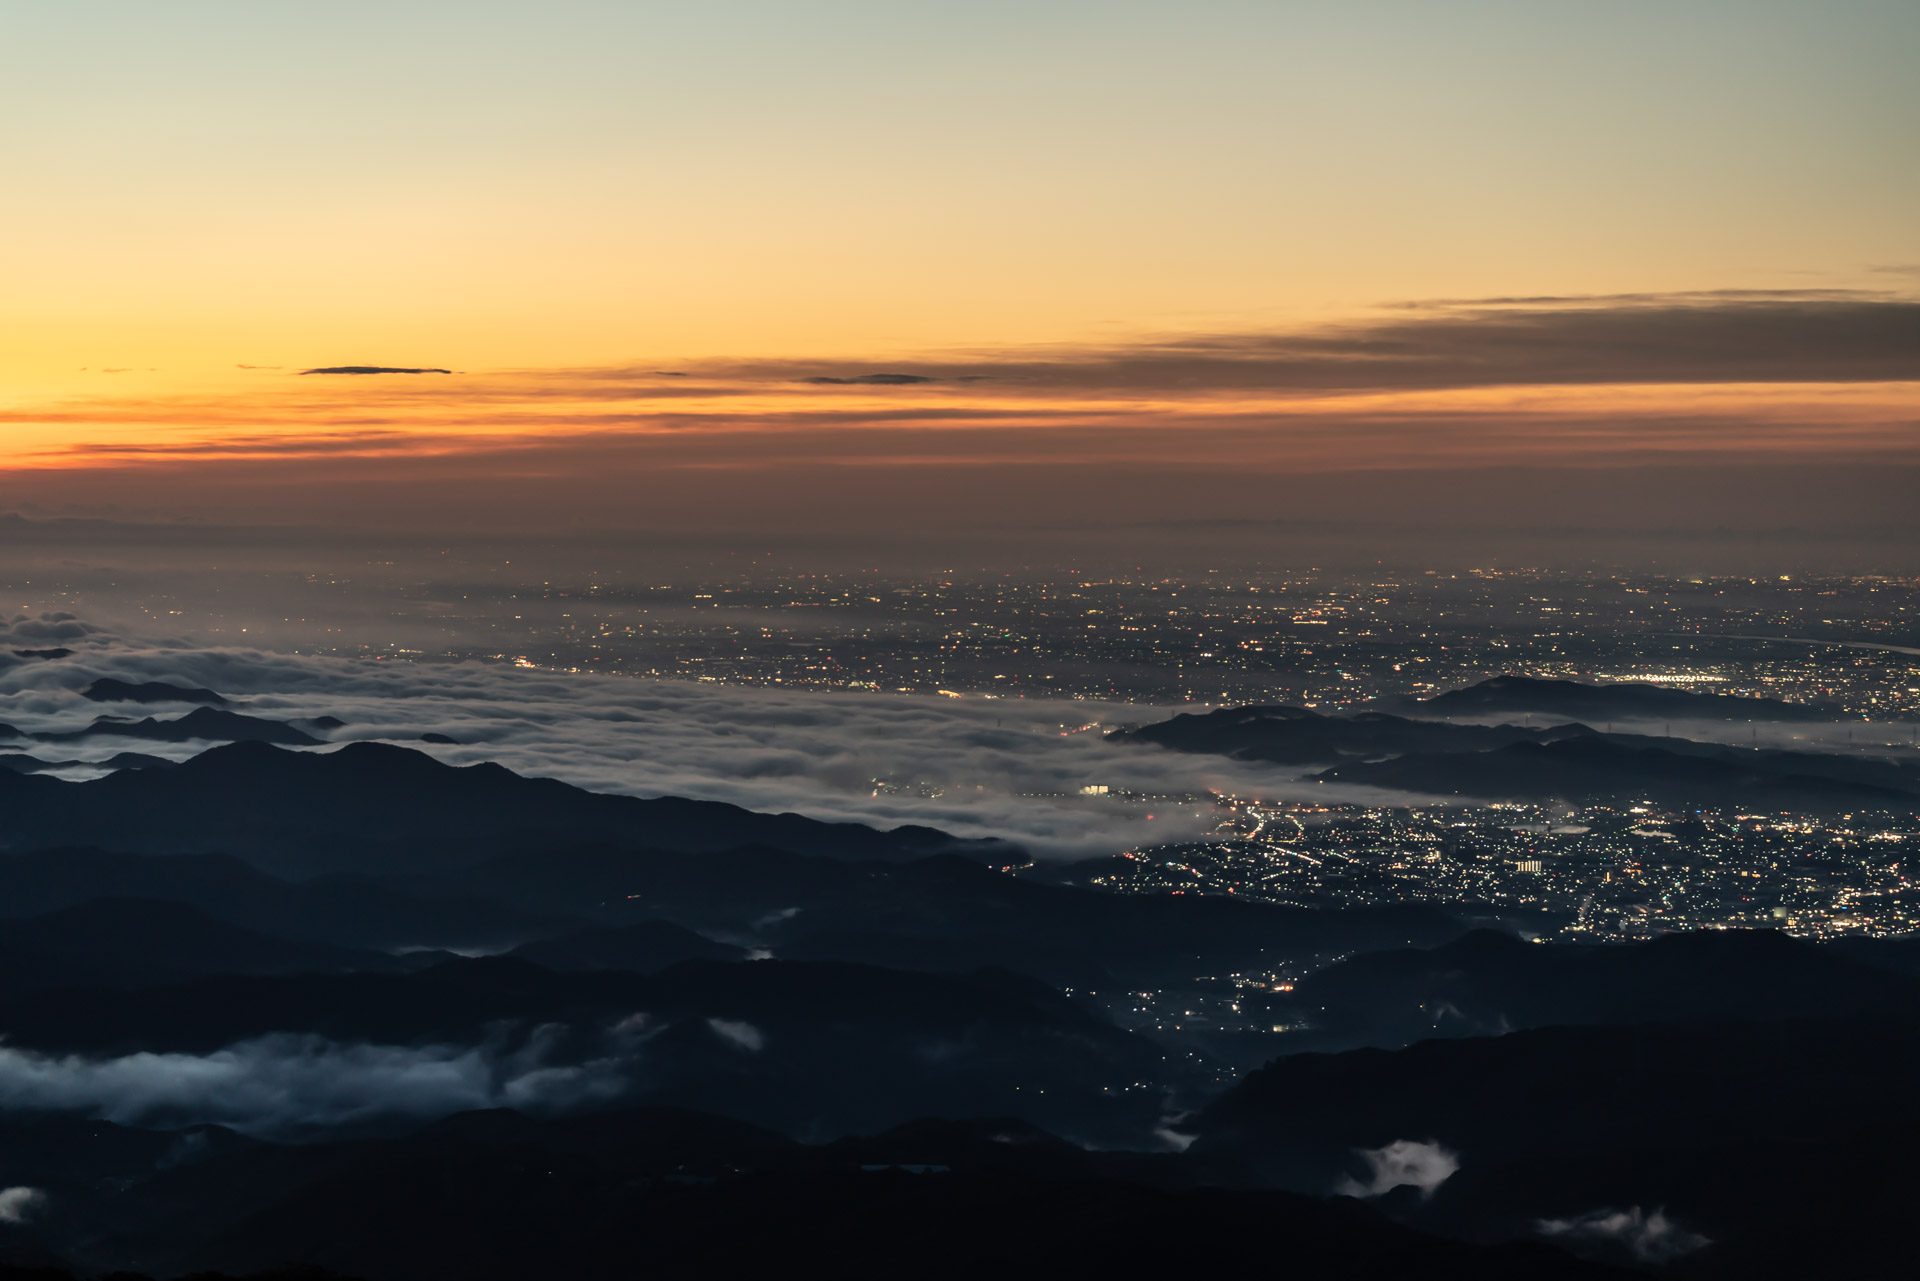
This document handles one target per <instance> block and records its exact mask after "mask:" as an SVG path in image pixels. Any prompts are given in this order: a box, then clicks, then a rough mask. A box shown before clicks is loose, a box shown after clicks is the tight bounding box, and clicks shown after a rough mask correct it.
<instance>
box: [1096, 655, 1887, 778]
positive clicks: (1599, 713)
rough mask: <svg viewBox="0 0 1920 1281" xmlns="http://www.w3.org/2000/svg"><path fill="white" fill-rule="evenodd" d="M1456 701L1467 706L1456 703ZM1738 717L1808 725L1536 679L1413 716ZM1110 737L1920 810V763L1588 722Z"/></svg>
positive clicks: (1762, 706) (1265, 725)
mask: <svg viewBox="0 0 1920 1281" xmlns="http://www.w3.org/2000/svg"><path fill="white" fill-rule="evenodd" d="M1456 696H1457V697H1458V699H1459V701H1458V702H1449V701H1448V700H1453V699H1455V698H1456ZM1733 704H1738V705H1739V708H1740V709H1751V710H1753V711H1756V712H1758V713H1762V714H1764V715H1762V716H1757V717H1756V719H1785V718H1788V717H1789V712H1792V713H1795V714H1799V715H1802V716H1804V715H1805V714H1806V713H1807V712H1808V709H1804V708H1798V707H1797V705H1794V704H1786V703H1773V702H1771V701H1770V700H1764V699H1733V698H1728V697H1725V696H1719V695H1705V694H1689V693H1684V692H1681V691H1678V690H1670V689H1662V688H1659V687H1656V686H1650V685H1605V686H1594V685H1581V684H1577V683H1575V682H1572V681H1540V680H1531V679H1528V678H1524V677H1497V678H1495V679H1493V680H1490V681H1484V682H1482V683H1481V684H1479V685H1475V686H1473V687H1471V688H1469V689H1464V690H1455V691H1453V692H1452V693H1449V694H1443V695H1440V696H1439V697H1438V698H1435V699H1430V700H1428V701H1427V702H1425V703H1420V704H1416V705H1414V707H1413V708H1412V709H1409V710H1414V711H1418V712H1420V713H1421V714H1433V713H1435V711H1436V709H1438V710H1440V711H1445V710H1446V709H1448V708H1452V709H1454V710H1455V711H1456V712H1458V713H1459V714H1474V715H1481V714H1486V713H1489V712H1499V713H1501V714H1518V713H1519V712H1521V711H1523V710H1529V711H1533V712H1540V713H1545V714H1547V715H1550V716H1551V715H1574V714H1587V715H1590V716H1591V717H1592V718H1593V719H1603V718H1604V719H1608V720H1611V719H1619V720H1628V721H1631V720H1633V719H1634V718H1635V717H1643V718H1644V717H1647V716H1652V715H1654V714H1656V713H1659V714H1663V715H1667V716H1672V717H1675V718H1679V717H1683V716H1684V717H1688V718H1690V719H1692V720H1694V721H1696V722H1698V721H1701V720H1705V719H1717V720H1727V719H1733V717H1732V710H1731V708H1732V705H1733ZM1686 708H1692V709H1693V710H1692V711H1686V710H1684V709H1686ZM1782 709H1788V710H1782ZM1709 712H1711V713H1712V715H1711V716H1709V715H1708V714H1707V713H1709ZM1109 738H1110V739H1111V740H1112V741H1115V742H1121V743H1147V744H1154V745H1157V746H1160V747H1166V748H1171V749H1173V750H1175V751H1181V752H1199V753H1211V754H1215V755H1220V756H1227V757H1232V758H1233V759H1236V760H1244V761H1260V762H1267V763H1271V764H1275V765H1292V766H1305V765H1325V766H1331V768H1328V769H1325V770H1323V771H1322V772H1320V773H1318V774H1316V775H1314V777H1316V778H1318V779H1321V780H1324V781H1326V782H1340V783H1354V784H1361V785H1365V786H1370V787H1380V788H1387V789H1392V790H1395V791H1401V792H1410V793H1417V794H1420V795H1424V796H1440V797H1455V796H1457V797H1460V798H1461V799H1463V800H1468V799H1480V800H1526V801H1545V800H1563V801H1569V802H1574V803H1587V802H1604V801H1613V800H1618V799H1623V798H1628V797H1631V798H1635V799H1644V800H1653V801H1656V802H1658V803H1659V804H1662V805H1669V806H1673V807H1677V808H1692V807H1719V806H1744V807H1754V808H1761V809H1781V808H1801V809H1809V810H1831V809H1834V808H1842V809H1845V808H1855V807H1864V806H1900V805H1906V804H1911V803H1913V802H1914V801H1915V800H1916V799H1917V798H1920V764H1917V763H1914V762H1908V761H1898V760H1894V759H1891V758H1882V757H1873V756H1861V755H1853V754H1841V753H1833V752H1811V751H1781V750H1776V749H1771V748H1769V749H1758V748H1740V747H1730V746H1726V745H1724V744H1719V743H1703V742H1695V741H1692V740H1689V739H1685V738H1673V737H1655V736H1652V735H1646V734H1625V733H1621V734H1616V733H1611V732H1604V733H1603V732H1601V731H1597V730H1595V729H1593V728H1592V727H1591V726H1590V725H1587V724H1583V723H1580V722H1577V721H1568V722H1564V723H1557V724H1547V725H1542V726H1540V727H1533V726H1527V725H1514V724H1498V725H1485V724H1476V723H1455V722H1451V721H1447V720H1439V719H1418V718H1417V717H1416V716H1414V715H1394V714H1391V713H1387V712H1360V713H1355V714H1352V715H1344V716H1329V715H1326V714H1324V713H1320V712H1316V711H1312V710H1309V709H1307V708H1303V707H1285V706H1272V705H1252V706H1245V707H1233V708H1223V709H1221V710H1218V711H1213V712H1207V713H1202V714H1194V713H1182V714H1180V715H1176V716H1174V717H1172V718H1171V719H1168V720H1165V721H1160V722H1157V723H1155V724H1151V725H1146V726H1143V727H1141V728H1139V729H1136V730H1130V731H1121V732H1118V733H1115V734H1113V735H1110V736H1109Z"/></svg>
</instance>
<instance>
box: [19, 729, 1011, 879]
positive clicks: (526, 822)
mask: <svg viewBox="0 0 1920 1281" xmlns="http://www.w3.org/2000/svg"><path fill="white" fill-rule="evenodd" d="M197 714H198V713H196V715H197ZM206 714H207V715H225V713H216V712H212V711H208V712H207V713H206ZM596 840H599V841H609V842H615V843H619V844H624V845H632V846H643V847H648V848H654V849H665V850H676V851H683V852H693V851H703V850H721V849H730V848H734V847H737V846H742V845H752V844H759V845H768V846H772V847H774V848H778V849H786V850H791V851H794V852H797V853H821V854H833V855H837V856H841V857H847V858H905V857H924V856H925V855H928V854H932V853H937V852H942V851H954V852H966V853H969V854H973V855H975V856H978V857H980V858H982V859H990V858H992V859H1001V860H1008V859H1011V860H1014V861H1021V860H1023V858H1024V856H1023V855H1021V854H1020V853H1019V852H1018V851H1017V850H1014V849H1012V848H1010V847H1007V846H1005V845H1002V844H1000V843H998V842H991V841H964V840H957V839H956V838H954V837H951V836H948V835H947V834H945V833H944V832H938V831H935V830H933V829H931V828H925V827H912V826H908V827H899V828H895V829H893V830H891V831H888V832H878V831H875V830H874V829H872V828H869V827H862V826H860V825H858V824H854V823H823V822H819V821H817V820H814V819H809V818H802V817H801V816H799V815H797V814H779V815H771V814H755V813H753V812H751V811H749V810H744V809H741V808H739V807H738V806H733V805H725V804H721V803H719V802H715V801H689V800H680V799H677V798H672V797H667V798H662V799H658V800H641V799H637V798H633V797H625V796H607V795H602V794H599V793H594V792H586V791H582V790H581V789H579V788H577V787H570V786H568V785H567V784H565V783H561V782H557V781H555V780H553V779H530V778H522V777H521V776H519V775H517V774H514V773H512V772H511V771H509V770H507V769H504V768H502V767H500V766H498V765H493V764H483V765H471V766H465V767H455V766H450V765H443V764H441V763H440V762H439V761H436V760H435V759H434V758H432V757H431V756H428V755H426V754H424V753H422V752H417V751H414V750H411V749H408V748H402V747H392V746H387V745H385V744H379V743H350V744H348V745H346V746H345V747H342V748H339V749H337V750H335V751H331V752H326V753H307V752H287V751H281V750H280V749H278V748H276V747H273V746H271V745H269V744H267V743H263V742H239V743H233V744H231V745H228V746H224V747H216V748H212V749H210V750H208V751H206V752H203V753H201V754H200V755H199V756H196V757H194V758H193V759H192V760H190V761H187V762H186V763H184V764H182V765H179V766H177V767H175V768H173V769H169V770H151V771H139V772H122V773H117V774H111V775H108V776H106V777H104V778H98V779H92V780H88V781H85V782H77V783H76V782H65V781H62V780H58V779H53V778H48V777H45V776H21V775H14V774H6V773H0V841H4V842H6V843H7V844H8V845H10V846H11V847H13V848H16V849H24V848H32V847H35V846H49V845H94V846H99V847H102V848H109V849H117V850H123V851H134V852H153V853H172V852H182V853H185V852H215V851H224V852H228V853H233V854H237V855H239V856H240V857H241V858H244V859H246V860H247V861H248V862H251V863H253V864H254V865H255V866H258V867H261V868H265V869H267V870H269V871H273V872H276V873H278V874H281V875H285V876H290V877H293V878H296V879H300V878H306V877H311V876H317V875H320V874H323V873H327V872H346V871H361V872H377V873H385V874H392V873H395V872H403V871H428V870H433V869H438V868H449V867H454V866H462V865H470V864H473V863H476V862H479V861H481V860H483V859H484V858H486V857H487V856H489V855H491V854H497V853H500V852H503V851H506V850H510V849H514V848H519V847H522V846H526V845H528V844H537V845H541V846H552V845H556V844H564V843H570V842H574V843H577V842H585V841H596Z"/></svg>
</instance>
